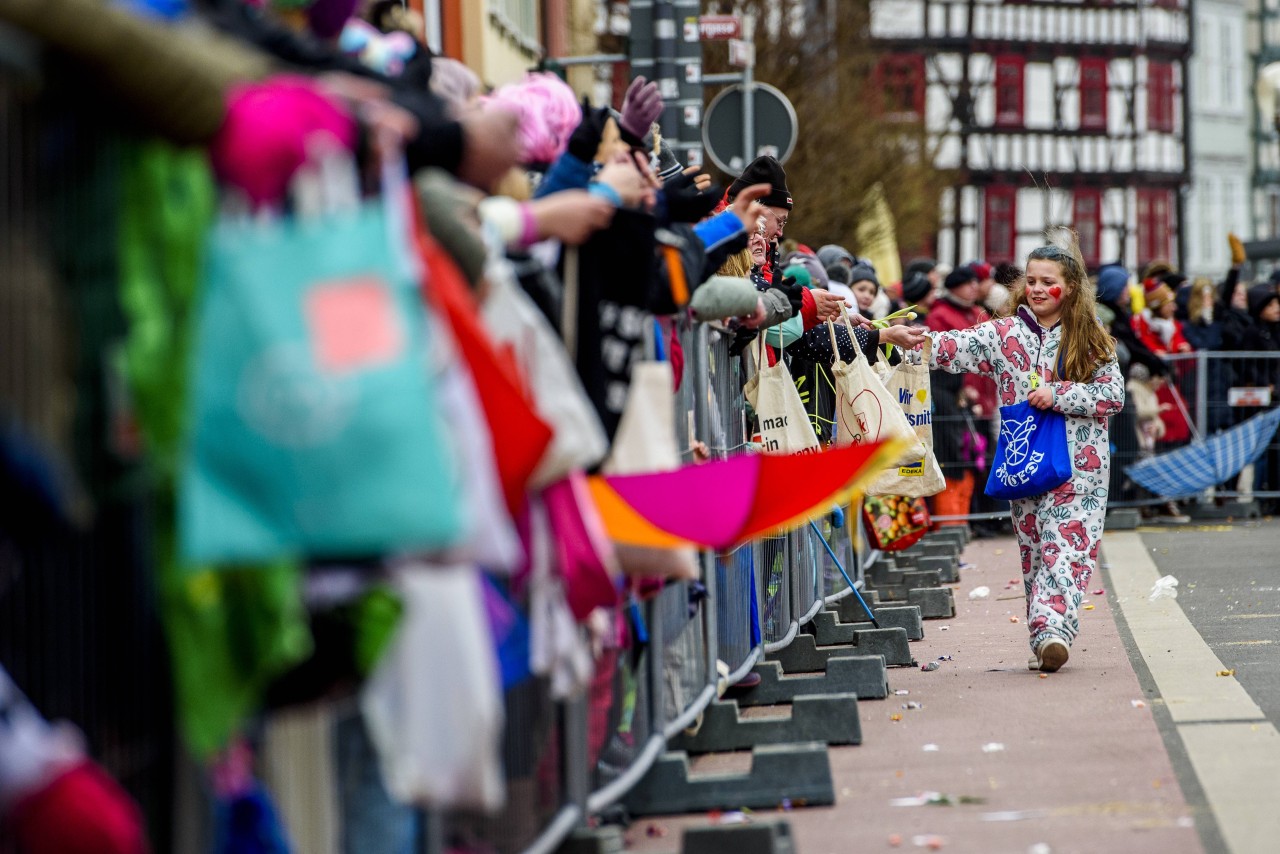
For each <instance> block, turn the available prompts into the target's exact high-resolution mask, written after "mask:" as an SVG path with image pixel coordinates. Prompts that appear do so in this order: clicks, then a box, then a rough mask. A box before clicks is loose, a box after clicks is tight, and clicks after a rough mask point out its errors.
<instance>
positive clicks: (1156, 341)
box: [1133, 279, 1195, 356]
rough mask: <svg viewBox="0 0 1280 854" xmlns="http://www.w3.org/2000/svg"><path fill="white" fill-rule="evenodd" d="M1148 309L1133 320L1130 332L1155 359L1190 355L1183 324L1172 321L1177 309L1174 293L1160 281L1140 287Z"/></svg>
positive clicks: (1156, 280)
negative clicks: (1184, 354) (1174, 354)
mask: <svg viewBox="0 0 1280 854" xmlns="http://www.w3.org/2000/svg"><path fill="white" fill-rule="evenodd" d="M1142 289H1143V293H1144V298H1145V300H1146V303H1147V306H1146V308H1144V309H1143V310H1142V311H1141V312H1140V313H1139V314H1136V315H1134V317H1133V331H1134V333H1135V334H1137V336H1138V339H1139V340H1140V341H1141V342H1142V343H1143V344H1146V345H1147V347H1148V348H1149V349H1150V350H1151V352H1153V353H1155V354H1156V355H1157V356H1165V355H1168V354H1170V353H1190V352H1192V351H1193V350H1194V349H1195V348H1194V347H1192V346H1191V343H1190V342H1189V341H1187V339H1186V337H1185V336H1184V335H1183V334H1182V323H1181V321H1179V320H1176V319H1175V318H1174V316H1173V315H1174V313H1175V312H1177V310H1178V306H1177V303H1176V301H1175V300H1174V298H1173V291H1172V290H1170V289H1169V286H1168V285H1166V284H1165V283H1164V282H1162V281H1160V280H1159V279H1147V280H1146V281H1145V282H1143V283H1142Z"/></svg>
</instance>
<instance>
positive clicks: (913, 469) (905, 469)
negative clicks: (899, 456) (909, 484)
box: [898, 460, 924, 477]
mask: <svg viewBox="0 0 1280 854" xmlns="http://www.w3.org/2000/svg"><path fill="white" fill-rule="evenodd" d="M898 477H924V460H921V461H920V462H918V463H912V464H911V465H909V466H898Z"/></svg>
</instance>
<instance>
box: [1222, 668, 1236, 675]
mask: <svg viewBox="0 0 1280 854" xmlns="http://www.w3.org/2000/svg"><path fill="white" fill-rule="evenodd" d="M1218 675H1219V676H1235V675H1236V671H1235V668H1234V667H1233V668H1231V669H1230V670H1219V671H1218Z"/></svg>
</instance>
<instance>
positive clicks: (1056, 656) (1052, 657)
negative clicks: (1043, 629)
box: [1040, 638, 1071, 673]
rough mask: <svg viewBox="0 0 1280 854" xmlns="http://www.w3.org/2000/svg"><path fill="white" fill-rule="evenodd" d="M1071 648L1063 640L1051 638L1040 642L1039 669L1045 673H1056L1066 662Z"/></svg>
mask: <svg viewBox="0 0 1280 854" xmlns="http://www.w3.org/2000/svg"><path fill="white" fill-rule="evenodd" d="M1070 655H1071V648H1070V647H1068V646H1067V645H1066V643H1064V642H1063V641H1060V640H1058V639H1057V638H1052V639H1050V640H1047V641H1045V642H1044V643H1042V644H1040V670H1041V671H1043V672H1045V673H1057V672H1058V670H1060V669H1061V668H1062V665H1064V664H1066V663H1067V658H1068V657H1069V656H1070Z"/></svg>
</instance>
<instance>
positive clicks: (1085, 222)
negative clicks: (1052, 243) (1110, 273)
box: [1071, 189, 1102, 267]
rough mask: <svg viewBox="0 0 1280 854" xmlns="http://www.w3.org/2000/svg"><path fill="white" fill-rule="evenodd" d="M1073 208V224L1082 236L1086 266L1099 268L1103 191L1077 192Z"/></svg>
mask: <svg viewBox="0 0 1280 854" xmlns="http://www.w3.org/2000/svg"><path fill="white" fill-rule="evenodd" d="M1071 207H1072V216H1071V222H1072V225H1074V226H1075V230H1076V234H1078V235H1079V236H1080V254H1081V255H1083V256H1084V263H1085V264H1087V265H1088V266H1090V267H1097V266H1098V265H1099V264H1100V263H1102V262H1101V258H1102V191H1101V190H1091V189H1084V190H1076V192H1075V197H1074V198H1073V199H1072V205H1071Z"/></svg>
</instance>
